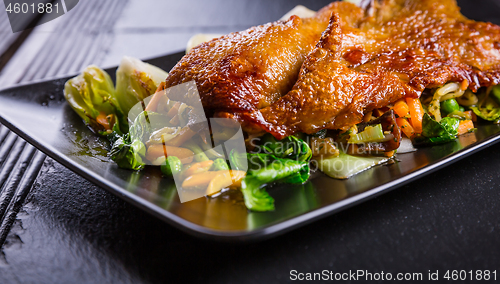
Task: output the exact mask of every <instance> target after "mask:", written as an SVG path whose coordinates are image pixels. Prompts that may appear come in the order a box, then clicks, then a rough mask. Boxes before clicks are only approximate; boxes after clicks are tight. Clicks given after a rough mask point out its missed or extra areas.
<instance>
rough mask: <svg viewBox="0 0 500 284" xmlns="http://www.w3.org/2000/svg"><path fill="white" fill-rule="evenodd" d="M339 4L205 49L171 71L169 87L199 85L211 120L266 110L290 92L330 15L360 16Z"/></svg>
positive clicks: (221, 40)
mask: <svg viewBox="0 0 500 284" xmlns="http://www.w3.org/2000/svg"><path fill="white" fill-rule="evenodd" d="M339 4H340V3H332V4H330V5H328V6H326V7H325V8H323V9H322V10H320V11H319V12H318V13H317V14H316V15H315V16H314V17H312V18H307V19H301V18H299V17H297V16H292V17H291V18H290V19H289V20H287V21H277V22H274V23H269V24H266V25H262V26H258V27H253V28H250V29H248V30H246V31H242V32H237V33H232V34H229V35H226V36H223V37H220V38H218V39H214V40H212V41H210V42H207V43H204V44H201V45H200V46H198V47H196V48H194V49H193V50H192V51H191V52H189V53H188V54H187V55H186V56H184V57H183V58H182V59H181V61H180V62H179V63H178V64H177V65H176V66H175V67H174V68H173V69H172V70H171V71H170V73H169V76H168V78H167V79H166V85H165V87H167V88H168V87H171V86H175V85H177V84H180V83H184V82H188V81H191V80H195V81H196V84H197V86H198V91H199V93H200V97H201V99H202V103H203V106H204V107H205V110H206V111H207V114H208V115H215V116H219V117H232V115H233V114H235V113H251V112H255V111H257V110H258V109H261V108H264V107H267V106H269V105H271V104H272V103H274V102H275V101H276V100H278V99H279V98H280V97H281V96H283V95H285V94H286V93H287V92H288V91H290V90H291V88H292V86H293V85H294V83H295V82H296V81H297V77H298V74H299V70H300V67H301V65H302V63H303V62H304V60H305V58H306V56H307V54H309V52H310V51H311V50H312V49H313V48H314V47H315V45H316V44H317V42H318V41H319V39H320V37H321V33H322V32H323V31H324V30H325V29H326V27H327V26H328V22H329V19H330V17H331V14H332V12H335V13H337V14H339V15H343V16H342V17H343V19H345V21H349V18H350V17H352V16H357V15H353V14H352V13H351V10H353V9H355V10H356V11H357V12H358V13H362V11H360V9H359V8H357V7H356V6H354V5H352V4H348V5H345V3H343V4H340V5H339ZM171 99H174V100H181V101H182V98H171ZM259 131H261V130H260V128H259Z"/></svg>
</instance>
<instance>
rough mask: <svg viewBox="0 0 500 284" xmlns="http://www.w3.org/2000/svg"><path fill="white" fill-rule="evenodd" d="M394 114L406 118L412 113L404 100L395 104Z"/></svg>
mask: <svg viewBox="0 0 500 284" xmlns="http://www.w3.org/2000/svg"><path fill="white" fill-rule="evenodd" d="M394 112H395V113H396V114H397V115H398V116H399V117H406V116H407V115H408V113H409V112H410V109H409V108H408V105H407V104H406V102H405V101H404V100H399V101H397V102H396V103H395V104H394Z"/></svg>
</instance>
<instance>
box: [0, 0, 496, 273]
mask: <svg viewBox="0 0 500 284" xmlns="http://www.w3.org/2000/svg"><path fill="white" fill-rule="evenodd" d="M87 1H89V2H90V0H87ZM81 2H82V3H80V4H79V6H80V5H82V4H83V2H84V1H81ZM144 2H145V3H154V1H144ZM196 2H197V1H188V2H186V3H185V5H188V4H190V5H193V4H195V3H196ZM200 3H201V1H200ZM225 3H226V2H224V1H214V5H215V4H217V5H219V6H217V7H220V8H219V9H214V10H213V11H212V12H213V13H220V14H218V16H219V17H224V15H225V13H230V12H228V11H225V10H224V9H225V8H224V7H231V9H235V8H234V7H235V5H242V6H243V7H247V6H245V5H248V6H253V5H255V6H257V7H261V9H256V8H254V9H256V11H262V13H252V14H251V15H247V17H246V18H244V19H245V21H243V22H244V23H245V24H254V23H253V22H251V21H250V20H249V19H255V24H257V23H259V22H263V21H268V20H270V19H272V18H279V17H280V16H281V15H282V14H283V13H284V12H286V11H288V10H289V9H291V8H292V7H293V6H295V4H299V3H300V2H299V1H276V3H277V4H276V3H274V4H272V5H271V6H270V7H272V8H266V7H268V6H266V1H252V2H250V1H248V2H244V1H242V2H237V3H238V4H235V3H232V5H225ZM227 3H229V2H227ZM249 3H251V4H249ZM325 3H327V1H315V3H312V4H307V6H310V7H312V8H315V9H317V8H318V7H321V6H322V5H323V4H325ZM459 3H460V4H461V5H462V7H463V12H464V13H465V14H466V15H468V16H470V17H473V18H481V17H483V18H487V19H488V20H490V21H494V22H496V23H500V19H499V18H498V16H497V15H500V13H499V12H498V11H500V9H499V7H498V6H495V5H497V4H495V3H497V2H495V1H494V0H490V1H481V2H477V1H475V2H474V1H459ZM179 5H181V4H177V5H176V6H179ZM205 5H206V4H205ZM259 5H260V6H259ZM79 6H77V7H76V8H75V9H74V11H72V12H75V13H76V12H77V11H78V9H83V8H81V7H80V8H79ZM82 7H84V6H83V5H82ZM207 7H208V6H207ZM207 9H208V8H205V10H207ZM166 13H169V14H168V15H169V16H171V17H176V15H175V13H174V11H169V12H166ZM198 13H203V9H202V11H199V12H198ZM103 14H105V13H103ZM117 14H118V16H120V15H121V14H120V13H117ZM104 16H106V15H104ZM214 16H215V15H214ZM108 17H109V15H108ZM177 19H178V22H180V23H182V21H184V24H185V25H186V26H188V25H189V23H186V21H188V19H184V20H183V18H182V17H180V15H177ZM229 19H230V20H228V25H234V22H233V21H235V20H234V19H233V18H231V17H229ZM115 20H116V19H115ZM221 21H222V20H221ZM174 22H175V21H174ZM108 24H109V25H111V24H112V23H108ZM98 26H99V25H98V24H96V25H95V28H94V31H95V32H97V31H98V30H99V28H98ZM202 29H204V28H203V27H200V30H202ZM189 30H190V31H196V27H190V29H189ZM86 31H87V32H89V31H90V32H89V33H90V34H91V33H92V28H89V29H87V30H86ZM107 33H108V32H106V34H107ZM165 33H167V35H165V36H168V31H165ZM54 36H55V35H54ZM101 40H103V39H102V38H101ZM103 42H106V40H103ZM47 44H48V45H50V43H47ZM50 48H51V47H50V46H48V47H47V46H44V50H47V49H50ZM52 48H55V47H52ZM61 48H62V47H61ZM81 48H84V47H81ZM42 51H43V50H42ZM42 51H41V52H42ZM103 56H105V55H103ZM98 57H99V56H97V57H95V58H92V57H91V56H90V55H89V56H87V57H85V60H83V59H82V60H81V62H80V63H79V64H72V66H71V68H70V67H68V66H67V65H63V66H66V71H65V72H67V73H71V72H75V70H79V68H82V66H84V65H85V64H88V63H87V61H89V60H98V61H99V60H100V62H101V61H102V60H104V59H103V58H102V57H101V58H100V59H99V58H98ZM53 61H55V60H50V61H46V62H44V64H45V65H43V66H46V67H47V68H49V67H50V68H49V70H53V69H52V66H53V65H51V64H52V63H51V62H53ZM61 62H64V61H61ZM96 63H99V62H96ZM80 64H81V65H80ZM26 73H27V74H29V77H32V78H38V77H43V76H44V74H39V73H37V72H36V70H31V71H30V70H29V69H28V71H27V72H26ZM62 74H64V73H57V74H55V75H62ZM9 135H11V134H8V132H7V131H6V130H5V129H4V128H2V127H1V126H0V141H1V142H2V144H0V145H1V146H2V147H7V146H5V145H7V144H6V143H7V142H5V141H10V140H9V139H11V140H12V141H11V142H9V143H14V144H13V145H14V146H12V149H13V150H12V151H11V153H15V152H14V150H15V149H16V148H15V147H17V148H22V149H21V150H22V151H23V152H22V153H21V154H19V155H20V157H21V158H20V159H19V161H18V163H17V164H15V165H14V167H15V168H16V169H17V168H22V165H23V163H22V161H24V160H25V161H28V162H27V163H25V165H26V166H27V168H26V170H25V171H24V172H23V174H24V176H25V177H28V183H29V177H30V176H33V175H34V174H33V172H35V173H36V171H37V170H38V168H37V166H36V165H38V164H39V163H41V161H43V158H42V157H41V155H40V154H37V153H35V152H34V151H32V150H31V149H30V148H29V146H25V145H24V144H23V143H22V141H20V142H18V141H17V138H15V137H13V138H9V137H10V136H9ZM14 140H15V141H14ZM16 145H17V146H16ZM2 151H4V150H2V149H0V154H3V155H5V154H4V153H3V152H2ZM18 151H19V150H18ZM23 159H24V160H23ZM29 161H31V162H29ZM0 163H5V162H4V160H2V157H0ZM499 168H500V145H495V146H492V147H490V148H488V149H485V150H482V151H481V152H479V153H477V154H475V155H473V156H471V157H468V158H466V159H464V160H461V161H459V162H457V163H455V164H453V165H451V166H448V167H446V168H444V169H442V170H440V171H437V172H436V173H433V174H431V175H429V176H426V177H425V178H423V179H421V180H418V181H416V182H414V183H412V184H409V185H407V186H404V187H401V188H400V189H398V190H395V191H392V192H390V193H388V194H385V195H383V196H381V197H379V198H376V199H374V200H371V201H368V202H366V203H363V204H361V205H358V206H356V207H354V208H351V209H349V210H346V211H344V212H341V213H338V214H336V215H334V216H331V217H328V218H325V219H323V220H320V221H317V222H315V223H313V224H310V225H308V226H305V227H302V228H300V229H297V230H295V231H292V232H290V233H288V234H286V235H283V236H279V237H277V238H274V239H271V240H268V241H264V242H261V243H254V244H246V245H229V244H221V243H213V242H205V241H200V240H198V239H195V238H193V237H190V236H187V235H185V234H184V233H182V232H180V231H178V230H176V229H174V228H173V227H170V226H168V225H166V224H164V223H163V222H161V221H159V220H158V219H156V218H154V217H151V216H149V215H148V214H146V213H144V212H142V211H140V210H138V209H136V208H134V207H132V206H130V205H128V204H127V203H125V202H123V201H121V200H120V199H118V198H116V197H114V196H113V195H111V194H109V193H107V192H106V191H104V190H102V189H101V188H98V187H96V186H94V185H93V184H91V183H89V182H87V181H86V180H84V179H82V178H80V177H79V176H77V175H76V174H74V173H72V172H71V171H69V170H67V169H66V168H64V167H63V166H61V165H60V164H58V163H56V162H54V161H53V160H51V159H50V158H47V159H45V162H44V164H43V166H42V168H41V171H40V174H39V176H38V178H37V180H36V181H35V182H34V186H33V188H32V189H31V191H30V192H29V195H28V196H27V197H26V199H24V198H22V197H23V196H22V195H20V193H22V192H23V190H22V187H23V181H20V186H19V189H18V190H17V191H16V195H15V197H19V198H18V199H17V201H16V198H13V199H12V202H11V203H10V205H9V208H10V209H9V210H8V212H7V215H8V214H11V215H12V214H13V213H17V211H19V214H17V217H11V220H12V221H13V223H12V225H9V224H7V223H6V222H5V221H3V222H2V227H0V231H2V230H3V231H7V233H8V234H6V242H5V244H4V245H3V247H2V250H1V252H0V283H149V282H153V283H167V282H168V283H179V282H182V283H190V282H192V281H197V282H208V283H271V282H286V281H287V280H288V281H289V277H290V274H289V273H290V270H292V269H294V270H297V271H299V272H321V271H322V270H323V269H328V270H332V271H334V272H348V271H349V270H356V269H367V270H369V271H370V272H381V271H384V272H392V273H397V272H422V273H424V279H427V273H428V270H432V271H435V270H439V272H440V274H441V275H443V274H444V273H445V271H446V270H448V269H467V270H471V269H490V270H493V269H498V268H499V267H500V266H499V264H500V256H499V255H498V251H500V241H499V239H500V238H499V230H500V223H499V221H498V217H497V216H499V214H500V190H499V188H500V186H499V185H500V178H499V177H498V169H499ZM12 175H15V173H11V174H10V176H9V177H11V176H12ZM25 180H26V179H25ZM0 181H1V180H0ZM11 181H12V178H10V179H9V181H7V183H11ZM24 183H26V182H24ZM1 190H2V191H1V192H2V194H3V195H5V190H4V188H2V189H1ZM19 200H21V201H23V202H24V203H22V202H21V204H20V201H19ZM16 204H18V205H19V204H20V205H23V206H22V207H21V208H18V209H19V210H16V208H15V207H16ZM0 205H1V203H0ZM0 219H1V217H0ZM4 220H5V218H4ZM7 227H8V230H6V228H7ZM3 231H2V232H3ZM498 273H500V271H497V274H498ZM490 283H494V282H493V281H490Z"/></svg>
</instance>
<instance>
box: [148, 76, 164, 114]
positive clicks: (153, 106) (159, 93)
mask: <svg viewBox="0 0 500 284" xmlns="http://www.w3.org/2000/svg"><path fill="white" fill-rule="evenodd" d="M164 89H165V82H161V84H160V85H159V86H158V88H157V89H156V92H155V93H154V95H153V97H152V98H151V100H150V101H149V104H148V105H147V106H146V109H145V111H156V108H157V107H158V102H159V101H160V99H161V98H162V97H163V95H165V92H162V91H163V90H164Z"/></svg>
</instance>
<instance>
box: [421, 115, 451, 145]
mask: <svg viewBox="0 0 500 284" xmlns="http://www.w3.org/2000/svg"><path fill="white" fill-rule="evenodd" d="M459 124H460V120H459V119H457V118H453V117H445V118H443V119H441V122H437V121H435V120H434V119H432V118H431V117H430V116H429V115H428V114H427V113H426V114H424V118H423V121H422V136H420V137H416V138H415V139H414V144H415V145H416V146H424V145H436V144H442V143H447V142H450V141H453V140H455V139H456V138H457V133H458V126H459Z"/></svg>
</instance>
